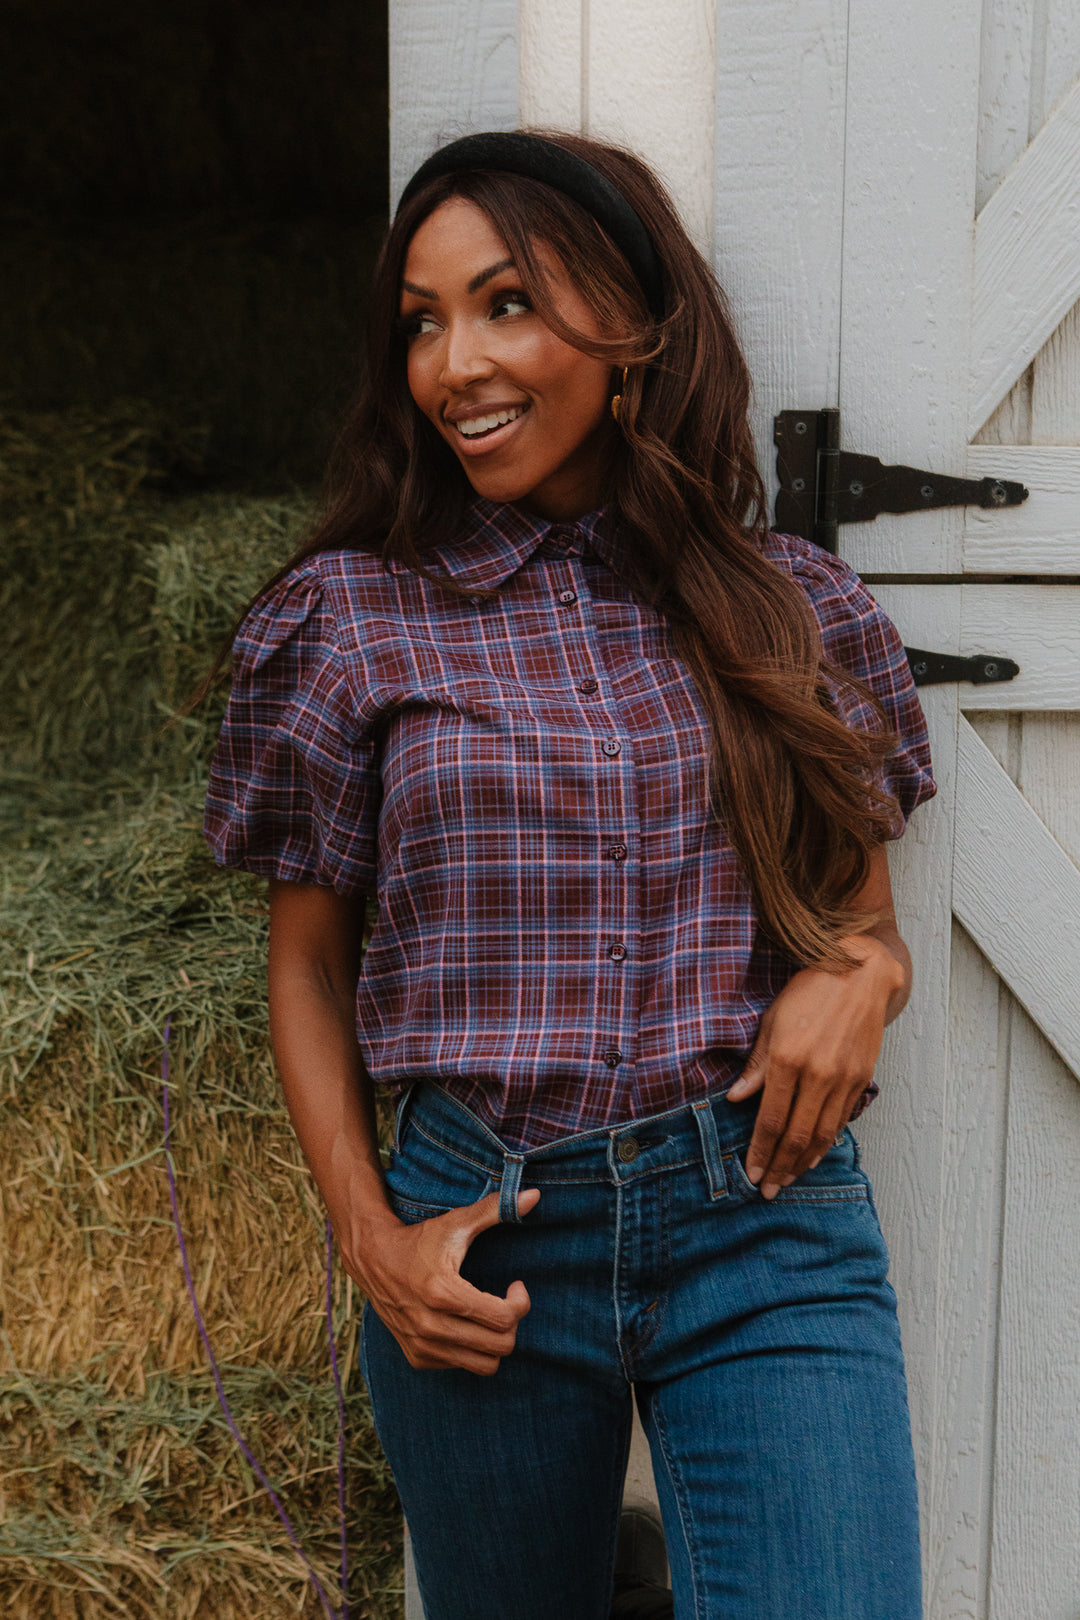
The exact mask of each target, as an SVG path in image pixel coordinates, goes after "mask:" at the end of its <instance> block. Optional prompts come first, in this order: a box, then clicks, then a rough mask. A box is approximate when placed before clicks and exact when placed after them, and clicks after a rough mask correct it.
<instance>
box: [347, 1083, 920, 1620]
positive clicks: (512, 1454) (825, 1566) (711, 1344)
mask: <svg viewBox="0 0 1080 1620" xmlns="http://www.w3.org/2000/svg"><path fill="white" fill-rule="evenodd" d="M757 1102H758V1099H757V1098H756V1097H754V1098H751V1099H749V1100H748V1101H747V1102H744V1103H727V1102H725V1101H723V1099H722V1098H716V1099H713V1100H712V1101H708V1100H707V1101H703V1102H701V1103H698V1104H695V1105H694V1106H692V1107H686V1108H680V1109H677V1110H675V1111H672V1112H669V1113H665V1114H658V1115H655V1116H653V1117H652V1118H650V1119H644V1120H638V1121H635V1122H633V1123H632V1124H627V1125H621V1126H619V1127H617V1128H615V1129H611V1130H598V1131H590V1132H588V1133H587V1134H584V1135H580V1136H573V1137H568V1138H563V1139H561V1140H560V1141H558V1142H554V1143H549V1144H548V1145H547V1146H546V1147H544V1148H541V1149H537V1150H533V1151H532V1152H530V1153H528V1154H524V1155H521V1154H510V1153H507V1151H506V1150H505V1149H504V1148H503V1146H502V1144H501V1143H500V1142H499V1141H498V1139H497V1138H496V1137H495V1136H493V1135H492V1133H491V1132H490V1131H489V1130H488V1129H487V1128H486V1127H485V1126H484V1125H482V1124H481V1123H480V1121H479V1120H477V1119H476V1117H475V1116H474V1115H472V1114H471V1113H469V1112H468V1111H467V1110H466V1109H464V1108H462V1107H461V1106H460V1105H459V1104H457V1103H454V1102H452V1101H451V1100H450V1099H449V1098H448V1097H447V1096H446V1095H445V1093H443V1092H441V1091H440V1090H439V1089H438V1088H436V1087H434V1086H431V1085H422V1086H419V1087H416V1088H414V1090H413V1092H412V1093H411V1094H410V1095H409V1096H408V1097H407V1098H406V1100H405V1102H404V1104H403V1106H402V1108H401V1109H400V1111H399V1120H398V1139H397V1141H396V1143H395V1150H394V1154H393V1158H392V1161H391V1166H390V1169H389V1172H388V1176H387V1180H388V1184H389V1188H390V1192H391V1196H392V1199H393V1202H394V1206H395V1209H396V1210H397V1213H398V1215H399V1216H400V1217H401V1219H403V1220H406V1221H419V1220H423V1219H425V1218H426V1217H428V1216H430V1215H435V1214H439V1213H441V1212H443V1211H445V1210H446V1209H449V1208H452V1207H454V1206H455V1205H459V1204H467V1203H471V1202H473V1200H475V1199H477V1198H480V1197H482V1196H483V1195H484V1194H485V1193H487V1192H489V1191H491V1190H492V1189H493V1188H495V1187H501V1189H502V1217H503V1220H502V1223H501V1224H500V1225H498V1226H496V1227H494V1228H492V1229H491V1230H490V1231H487V1232H484V1233H482V1234H481V1235H480V1237H478V1238H477V1239H476V1241H475V1242H474V1244H473V1246H472V1248H471V1249H470V1251H469V1254H468V1257H467V1260H466V1263H465V1265H464V1267H463V1272H464V1274H465V1275H466V1276H467V1277H468V1278H469V1280H470V1281H471V1282H473V1283H475V1284H476V1286H477V1287H478V1288H483V1289H486V1290H488V1291H490V1292H492V1293H498V1294H504V1293H505V1292H506V1289H507V1287H508V1286H509V1284H510V1283H511V1282H512V1281H513V1280H514V1278H515V1277H520V1278H522V1280H523V1281H524V1283H525V1285H526V1287H527V1288H528V1290H529V1296H530V1298H531V1300H532V1310H531V1311H530V1313H529V1315H528V1316H526V1317H525V1318H524V1320H523V1321H522V1322H521V1324H520V1326H519V1328H518V1334H517V1344H516V1347H515V1349H514V1350H513V1352H512V1353H511V1354H510V1355H509V1356H508V1357H506V1358H505V1359H504V1360H503V1362H502V1363H501V1365H500V1367H499V1370H498V1372H497V1373H495V1375H494V1376H493V1377H491V1378H481V1377H477V1376H476V1375H474V1374H472V1373H467V1372H462V1371H458V1370H440V1371H422V1372H418V1371H416V1370H414V1369H413V1368H412V1367H410V1366H409V1364H408V1362H407V1361H406V1360H405V1357H404V1355H403V1354H402V1352H401V1350H400V1349H399V1347H398V1344H397V1342H396V1340H395V1339H394V1338H393V1337H392V1335H391V1334H390V1333H389V1332H388V1331H387V1329H386V1328H385V1327H384V1326H383V1324H382V1322H381V1321H380V1320H379V1318H378V1316H377V1315H376V1314H375V1313H374V1311H372V1309H371V1308H370V1306H369V1307H368V1308H367V1309H366V1310H365V1312H364V1324H363V1334H362V1340H361V1367H362V1371H363V1374H364V1377H365V1379H366V1381H367V1384H368V1388H369V1390H370V1393H371V1399H372V1403H373V1407H374V1413H375V1423H376V1428H377V1431H378V1434H379V1438H380V1441H381V1442H382V1445H383V1448H384V1450H385V1452H386V1455H387V1457H388V1459H389V1462H390V1466H391V1468H392V1470H393V1473H394V1478H395V1481H396V1483H397V1487H398V1491H399V1494H400V1496H401V1500H402V1505H403V1507H404V1511H405V1517H406V1519H407V1520H408V1524H409V1529H410V1532H411V1534H412V1541H413V1553H414V1556H415V1559H416V1569H417V1578H418V1581H419V1584H420V1590H421V1594H422V1596H423V1601H424V1612H425V1615H426V1617H427V1620H603V1617H604V1616H606V1614H607V1610H608V1603H609V1599H610V1592H611V1581H612V1566H613V1559H614V1549H615V1536H616V1529H617V1525H618V1518H619V1507H620V1495H621V1487H622V1481H623V1472H624V1469H625V1465H626V1456H627V1447H628V1444H629V1436H630V1427H631V1416H632V1408H631V1400H632V1399H633V1398H634V1396H636V1399H637V1402H638V1409H639V1411H640V1413H641V1419H642V1423H643V1425H644V1428H645V1432H646V1434H647V1436H648V1439H649V1444H650V1447H651V1450H652V1458H653V1470H654V1473H655V1476H656V1484H657V1490H658V1493H659V1497H660V1504H661V1510H662V1513H663V1518H664V1529H665V1534H666V1538H667V1544H668V1555H669V1559H670V1562H671V1570H672V1584H673V1588H674V1593H675V1614H676V1616H677V1620H919V1617H921V1615H922V1605H921V1598H920V1574H919V1532H918V1519H917V1504H916V1486H915V1468H914V1461H913V1457H912V1450H911V1433H910V1423H909V1418H908V1409H907V1391H906V1386H905V1381H904V1368H903V1359H902V1355H901V1349H900V1335H899V1331H898V1327H897V1320H896V1300H895V1295H894V1294H893V1291H892V1288H891V1287H890V1285H889V1283H888V1282H887V1280H886V1275H885V1273H886V1267H887V1264H888V1255H887V1253H886V1249H885V1243H884V1241H883V1239H882V1235H881V1228H880V1226H879V1224H878V1219H877V1214H876V1212H875V1209H874V1204H873V1200H872V1197H871V1193H870V1184H869V1182H868V1180H867V1177H866V1174H865V1172H864V1171H862V1170H861V1169H860V1168H859V1152H858V1147H857V1145H856V1142H855V1138H854V1136H853V1135H852V1133H851V1130H850V1129H846V1130H845V1131H844V1132H843V1134H842V1135H841V1136H840V1137H838V1138H837V1141H836V1144H835V1145H834V1146H833V1148H832V1149H831V1151H830V1152H829V1153H827V1154H826V1156H825V1157H824V1158H823V1159H822V1161H821V1163H820V1164H819V1165H818V1167H817V1168H816V1169H815V1170H811V1171H808V1172H807V1173H806V1174H805V1175H803V1176H802V1177H800V1179H799V1180H798V1181H797V1182H795V1183H794V1184H793V1185H792V1186H790V1187H787V1188H784V1189H783V1190H782V1191H781V1192H780V1193H778V1195H777V1196H776V1198H775V1199H773V1200H771V1201H769V1200H766V1199H764V1198H762V1197H761V1195H760V1193H758V1192H757V1191H756V1189H755V1188H754V1187H753V1186H752V1185H751V1183H750V1182H749V1181H748V1180H747V1178H746V1174H745V1169H744V1162H745V1153H746V1148H747V1146H748V1145H749V1142H750V1136H751V1134H752V1131H753V1124H754V1116H755V1113H756V1110H757ZM519 1186H520V1187H523V1188H526V1187H539V1188H540V1189H541V1198H540V1202H539V1204H538V1205H537V1207H536V1209H535V1210H533V1211H532V1212H531V1213H530V1214H528V1215H526V1216H525V1217H524V1218H523V1219H520V1220H519V1219H518V1218H517V1215H516V1194H517V1190H518V1188H519Z"/></svg>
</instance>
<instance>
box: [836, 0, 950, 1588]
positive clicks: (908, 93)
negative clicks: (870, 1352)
mask: <svg viewBox="0 0 1080 1620" xmlns="http://www.w3.org/2000/svg"><path fill="white" fill-rule="evenodd" d="M980 23H981V4H980V3H979V0H946V3H944V4H933V3H931V0H927V3H919V4H916V5H915V6H914V7H911V6H908V7H903V8H892V7H884V8H883V7H881V6H879V5H876V4H874V3H873V0H853V3H852V5H851V8H850V21H849V28H850V32H849V43H848V62H847V86H848V89H847V128H846V145H845V152H846V158H845V177H844V231H843V266H842V282H843V300H842V309H841V335H840V345H841V347H840V400H839V403H840V409H841V416H842V420H843V423H844V441H845V443H846V444H847V445H848V446H849V447H850V448H852V449H857V450H864V451H867V452H870V453H872V454H874V455H879V456H881V457H882V459H883V460H885V461H899V462H906V463H908V464H910V465H914V466H918V467H929V468H934V469H940V470H941V471H943V472H962V471H963V468H964V463H965V460H966V451H965V444H966V432H965V427H966V421H967V389H966V386H965V380H966V376H967V330H968V324H969V319H970V287H971V255H972V242H971V233H970V230H969V229H966V228H965V226H964V222H965V221H969V220H970V219H971V217H972V214H973V211H974V153H975V145H976V132H977V114H978V99H977V90H976V86H975V84H974V82H973V80H974V76H973V74H972V71H971V68H972V64H973V63H974V62H975V61H976V60H977V57H978V48H979V30H980ZM916 40H917V41H919V42H920V44H919V48H918V50H917V52H916V53H915V55H914V57H913V53H912V42H913V41H916ZM898 63H905V64H907V67H906V69H905V71H902V72H898V71H897V64H898ZM962 537H963V516H962V513H960V512H958V511H950V510H943V511H939V512H937V513H919V514H918V515H916V516H914V517H899V518H890V517H882V518H879V519H878V520H877V522H876V523H874V524H862V525H850V526H847V527H845V529H844V530H842V531H841V549H842V550H843V552H844V555H845V556H847V557H848V558H849V560H851V561H852V562H853V563H854V564H855V566H856V567H857V568H859V570H860V571H861V572H868V573H884V572H890V573H892V572H905V571H912V570H917V571H918V572H921V573H939V572H942V571H951V570H953V569H955V568H958V567H959V562H960V556H961V548H962ZM922 589H923V593H924V600H923V602H922V605H921V607H920V619H921V621H922V622H923V623H924V625H925V628H926V633H927V638H928V639H926V640H923V641H919V642H917V644H918V645H922V646H927V647H933V648H937V649H940V650H942V651H952V650H958V647H959V641H960V613H959V610H960V603H959V601H958V600H957V599H955V598H951V597H950V596H948V594H947V593H942V592H939V591H937V590H936V589H935V588H931V587H923V588H922ZM911 639H912V640H913V641H914V640H915V638H914V637H912V638H911ZM925 695H926V703H925V709H926V714H927V720H928V723H929V726H930V730H931V742H932V747H933V750H934V758H935V765H936V769H937V771H938V774H939V777H940V781H941V785H942V791H941V793H940V795H939V797H938V799H937V800H935V801H934V802H933V803H932V804H930V805H928V806H926V807H925V808H924V809H923V810H920V811H919V813H918V815H917V816H916V817H915V818H914V820H913V822H912V824H911V826H910V827H909V828H908V831H907V834H906V835H905V837H904V839H903V840H902V841H901V844H900V846H899V849H898V851H897V854H896V857H895V859H894V861H893V862H892V869H893V872H894V877H895V882H896V889H897V896H898V907H899V914H900V917H901V919H902V924H903V926H904V928H905V931H906V937H907V938H908V940H909V941H910V943H911V945H912V949H913V956H914V961H915V976H916V983H917V984H918V985H919V993H918V995H917V998H916V1001H915V1005H914V1006H913V1007H912V1008H910V1009H909V1010H908V1011H907V1012H906V1013H905V1016H904V1018H903V1019H902V1020H900V1022H899V1024H898V1026H896V1027H895V1028H894V1029H893V1030H891V1031H890V1032H889V1038H888V1041H887V1043H886V1047H885V1050H884V1053H883V1060H882V1065H881V1073H882V1078H883V1081H884V1085H883V1094H882V1097H881V1099H880V1100H879V1102H878V1103H876V1104H875V1107H874V1109H873V1110H871V1113H870V1114H869V1115H868V1116H867V1119H866V1122H865V1125H863V1127H862V1132H861V1135H862V1140H863V1143H864V1147H865V1149H866V1159H867V1163H868V1166H869V1168H870V1174H871V1177H872V1179H873V1181H874V1186H875V1195H876V1198H877V1203H878V1208H879V1210H880V1212H881V1219H882V1226H883V1228H884V1230H885V1235H886V1238H887V1240H888V1243H889V1247H890V1252H891V1255H892V1272H893V1277H894V1280H895V1284H896V1289H897V1295H898V1298H899V1303H900V1320H901V1328H902V1332H903V1338H904V1349H905V1357H906V1360H907V1368H908V1380H909V1389H910V1397H911V1414H912V1430H913V1438H914V1442H915V1453H916V1462H917V1467H918V1472H919V1481H920V1505H921V1512H922V1522H923V1547H924V1569H925V1575H926V1584H927V1589H928V1590H935V1589H937V1588H939V1587H941V1586H944V1587H945V1588H946V1589H948V1588H949V1587H950V1586H952V1585H953V1584H955V1581H956V1578H957V1567H956V1559H957V1557H958V1547H957V1545H956V1544H953V1545H951V1546H950V1547H947V1548H943V1546H942V1541H941V1536H940V1534H939V1526H940V1525H941V1524H942V1523H943V1522H947V1521H949V1520H951V1521H952V1522H953V1523H954V1524H955V1523H956V1522H960V1523H961V1524H963V1523H964V1522H965V1517H964V1516H965V1514H968V1513H970V1512H971V1508H972V1502H971V1498H970V1496H966V1495H965V1493H966V1492H968V1491H969V1490H970V1488H971V1481H970V1480H968V1479H966V1478H960V1479H958V1477H957V1472H956V1458H957V1453H958V1446H959V1443H960V1442H959V1440H958V1436H957V1432H956V1431H957V1426H959V1430H960V1433H961V1434H963V1435H964V1437H965V1439H966V1441H967V1442H968V1443H970V1442H971V1435H972V1429H973V1424H974V1425H975V1427H978V1424H977V1423H976V1421H975V1419H974V1418H973V1416H972V1413H971V1412H970V1411H969V1410H968V1409H967V1408H966V1407H965V1405H964V1404H963V1402H962V1401H960V1400H959V1399H958V1398H957V1391H956V1389H955V1385H954V1382H953V1379H954V1366H955V1360H956V1347H957V1346H963V1345H964V1344H966V1343H968V1342H970V1340H971V1338H972V1335H973V1334H975V1335H976V1337H977V1333H978V1330H979V1328H980V1326H981V1318H980V1317H978V1316H977V1320H976V1324H975V1326H974V1327H973V1326H972V1324H971V1322H969V1320H968V1317H967V1315H966V1314H965V1312H964V1310H963V1309H961V1308H960V1305H959V1304H958V1302H957V1300H956V1299H955V1298H954V1297H953V1296H952V1295H951V1294H950V1293H948V1292H947V1291H946V1282H947V1279H948V1277H949V1264H950V1257H951V1255H952V1252H953V1246H954V1243H955V1233H954V1231H953V1229H952V1225H951V1210H952V1205H951V1202H950V1198H951V1189H950V1186H949V1183H948V1176H949V1174H950V1172H951V1171H952V1170H953V1165H952V1163H951V1160H950V1150H951V1149H952V1148H953V1146H954V1143H953V1139H952V1136H951V1134H950V1132H951V1125H952V1122H953V1121H954V1119H955V1117H956V1115H957V1113H958V1111H959V1108H958V1104H957V1103H956V1101H955V1100H954V1095H953V1093H954V1090H955V1088H956V1086H957V1084H958V1080H957V1077H956V1075H955V1074H954V1072H953V1070H952V1066H951V1064H950V1061H949V1045H950V1027H949V996H950V966H951V941H952V916H951V887H952V846H953V817H954V814H955V797H954V793H953V783H954V781H955V760H956V746H957V744H956V735H957V725H958V701H957V690H956V688H955V687H946V686H943V687H939V688H936V689H931V688H927V689H926V694H925ZM875 1116H876V1117H875ZM963 1394H964V1395H965V1397H966V1396H967V1394H968V1391H967V1390H966V1388H965V1390H964V1391H963ZM979 1432H980V1435H981V1433H982V1431H981V1429H980V1431H979ZM976 1518H977V1515H976ZM935 1620H936V1617H935Z"/></svg>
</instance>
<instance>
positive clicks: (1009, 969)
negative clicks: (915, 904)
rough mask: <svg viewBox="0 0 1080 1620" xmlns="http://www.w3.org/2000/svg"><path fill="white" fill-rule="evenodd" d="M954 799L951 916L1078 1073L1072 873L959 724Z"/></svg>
mask: <svg viewBox="0 0 1080 1620" xmlns="http://www.w3.org/2000/svg"><path fill="white" fill-rule="evenodd" d="M956 798H957V816H956V862H955V868H954V874H955V876H954V884H953V909H954V911H955V913H956V916H957V917H958V918H959V920H960V922H962V923H963V925H964V927H965V928H966V929H967V931H968V933H969V934H970V935H971V937H972V939H973V940H974V941H975V943H976V945H978V947H979V949H980V950H981V951H982V953H983V955H984V956H985V957H986V958H987V960H988V961H989V962H990V963H991V965H992V966H993V967H994V969H995V971H996V972H997V973H998V974H1000V976H1001V978H1002V979H1003V980H1004V982H1005V983H1006V984H1007V985H1008V986H1009V989H1010V990H1011V991H1012V993H1013V995H1014V996H1016V998H1017V999H1018V1000H1019V1001H1020V1002H1022V1003H1023V1005H1024V1007H1025V1008H1026V1009H1027V1011H1028V1012H1029V1013H1030V1014H1031V1016H1032V1018H1034V1019H1035V1021H1036V1023H1037V1024H1038V1026H1039V1028H1040V1029H1041V1030H1042V1032H1043V1034H1044V1035H1045V1036H1046V1038H1047V1040H1049V1041H1050V1043H1051V1044H1052V1045H1053V1046H1054V1047H1055V1048H1056V1050H1057V1052H1058V1053H1059V1055H1060V1056H1061V1057H1062V1059H1063V1060H1064V1061H1065V1062H1066V1063H1068V1064H1069V1065H1070V1066H1071V1067H1072V1068H1073V1070H1074V1071H1075V1072H1076V1073H1077V1074H1080V998H1078V997H1077V995H1076V972H1077V966H1078V964H1080V870H1078V869H1077V867H1076V865H1075V863H1074V862H1073V861H1071V860H1070V859H1069V856H1068V855H1067V854H1066V852H1065V851H1064V849H1062V847H1061V845H1060V844H1059V843H1058V842H1057V840H1056V839H1055V838H1054V836H1053V834H1052V833H1051V832H1050V830H1049V829H1048V827H1047V826H1046V824H1045V823H1044V822H1043V821H1042V820H1041V819H1040V818H1039V816H1038V815H1037V814H1036V812H1035V810H1034V809H1033V808H1032V807H1031V805H1030V804H1029V803H1028V801H1027V800H1026V799H1025V797H1024V795H1023V794H1022V793H1021V791H1020V789H1019V788H1018V787H1016V786H1014V785H1013V783H1012V782H1011V781H1010V780H1009V776H1008V773H1007V772H1006V771H1005V770H1004V769H1003V768H1002V767H1001V766H1000V765H999V764H998V763H997V761H996V760H995V758H994V756H993V754H992V753H991V752H990V750H989V749H988V748H987V747H986V745H985V743H983V742H981V741H980V740H979V737H978V736H977V734H976V733H975V731H974V730H973V729H972V727H971V726H970V725H967V724H965V725H962V726H961V729H960V749H959V776H958V779H957V784H956Z"/></svg>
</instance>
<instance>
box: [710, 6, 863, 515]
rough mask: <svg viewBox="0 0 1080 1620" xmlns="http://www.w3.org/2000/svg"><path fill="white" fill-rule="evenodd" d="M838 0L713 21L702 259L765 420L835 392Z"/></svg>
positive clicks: (766, 450) (728, 9) (737, 12)
mask: <svg viewBox="0 0 1080 1620" xmlns="http://www.w3.org/2000/svg"><path fill="white" fill-rule="evenodd" d="M847 11H848V7H847V0H735V3H731V4H724V5H723V6H722V9H721V11H720V15H719V20H718V31H719V35H720V38H721V41H722V46H721V48H720V49H718V50H717V53H716V205H715V220H716V224H715V264H716V269H717V274H718V276H719V278H720V282H721V285H722V286H723V287H724V288H725V289H726V291H727V293H728V295H729V297H730V300H731V305H732V309H733V311H734V314H735V318H736V322H737V324H738V327H739V331H740V335H741V338H742V342H743V347H744V349H745V351H746V356H747V359H748V361H749V363H750V372H751V375H752V376H753V379H754V410H753V424H754V435H755V440H756V442H757V446H758V460H759V463H760V465H761V468H762V472H763V473H764V475H765V478H766V483H767V486H768V488H769V490H770V500H771V499H772V497H773V495H774V494H775V489H776V480H775V473H774V453H773V448H772V419H773V417H774V416H775V415H776V414H777V413H778V412H779V411H782V410H786V409H788V408H789V407H791V408H796V409H799V408H803V409H814V410H816V409H819V408H820V407H821V406H825V405H836V404H837V403H838V401H839V386H840V382H839V370H840V259H841V247H842V243H843V218H844V106H845V96H846V77H847Z"/></svg>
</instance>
